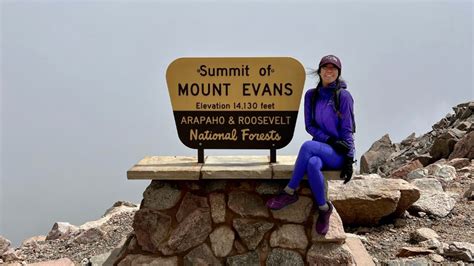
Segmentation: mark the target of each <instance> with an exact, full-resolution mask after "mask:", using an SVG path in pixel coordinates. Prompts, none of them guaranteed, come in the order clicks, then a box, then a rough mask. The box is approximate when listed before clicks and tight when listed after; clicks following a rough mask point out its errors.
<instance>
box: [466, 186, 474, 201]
mask: <svg viewBox="0 0 474 266" xmlns="http://www.w3.org/2000/svg"><path fill="white" fill-rule="evenodd" d="M464 197H465V198H467V199H468V200H474V183H471V184H470V186H469V189H468V190H466V192H464Z"/></svg>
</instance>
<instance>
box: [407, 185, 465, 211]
mask: <svg viewBox="0 0 474 266" xmlns="http://www.w3.org/2000/svg"><path fill="white" fill-rule="evenodd" d="M412 184H414V185H416V186H417V187H418V188H420V190H421V196H420V199H419V200H418V201H416V202H415V203H413V205H412V206H411V207H410V208H409V210H410V211H412V212H425V213H427V214H432V215H435V216H438V217H445V216H446V215H448V214H449V213H450V212H451V210H452V209H453V208H454V205H455V203H456V200H455V199H453V198H452V197H451V196H450V195H449V194H448V193H444V192H442V191H443V187H442V186H441V183H439V181H437V180H436V179H433V178H420V179H415V180H413V181H412Z"/></svg>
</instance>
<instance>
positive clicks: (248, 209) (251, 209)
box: [228, 191, 269, 217]
mask: <svg viewBox="0 0 474 266" xmlns="http://www.w3.org/2000/svg"><path fill="white" fill-rule="evenodd" d="M228 206H229V208H230V209H231V210H232V211H234V212H235V213H237V214H240V215H241V216H244V217H246V216H258V217H269V214H268V209H267V207H266V206H265V204H264V202H263V200H262V198H260V197H259V196H257V195H255V194H251V193H247V192H242V191H232V192H230V194H229V202H228Z"/></svg>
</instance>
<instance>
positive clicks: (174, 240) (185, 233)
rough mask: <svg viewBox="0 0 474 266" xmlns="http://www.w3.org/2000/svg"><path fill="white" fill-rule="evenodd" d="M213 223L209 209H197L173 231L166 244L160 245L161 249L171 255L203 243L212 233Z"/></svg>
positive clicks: (165, 253)
mask: <svg viewBox="0 0 474 266" xmlns="http://www.w3.org/2000/svg"><path fill="white" fill-rule="evenodd" d="M211 224H212V222H211V214H210V211H209V209H207V208H199V209H196V210H195V211H194V212H192V213H191V214H189V215H188V216H186V218H184V220H183V221H182V222H181V223H179V224H178V226H177V227H176V228H175V229H174V230H173V231H172V232H171V234H170V238H169V239H168V241H166V243H165V245H162V246H160V251H161V252H162V253H163V254H164V255H171V254H176V253H180V252H183V251H186V250H188V249H190V248H193V247H195V246H197V245H199V244H201V243H202V242H204V240H206V238H207V237H208V236H209V234H210V233H211V231H212V227H211Z"/></svg>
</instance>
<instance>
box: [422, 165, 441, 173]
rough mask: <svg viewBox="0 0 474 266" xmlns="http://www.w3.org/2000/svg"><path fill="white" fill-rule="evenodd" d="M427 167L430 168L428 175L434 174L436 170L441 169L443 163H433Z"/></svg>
mask: <svg viewBox="0 0 474 266" xmlns="http://www.w3.org/2000/svg"><path fill="white" fill-rule="evenodd" d="M425 169H426V170H428V175H434V174H435V173H436V172H438V171H439V170H440V169H441V164H440V163H433V164H430V165H428V166H426V167H425Z"/></svg>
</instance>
